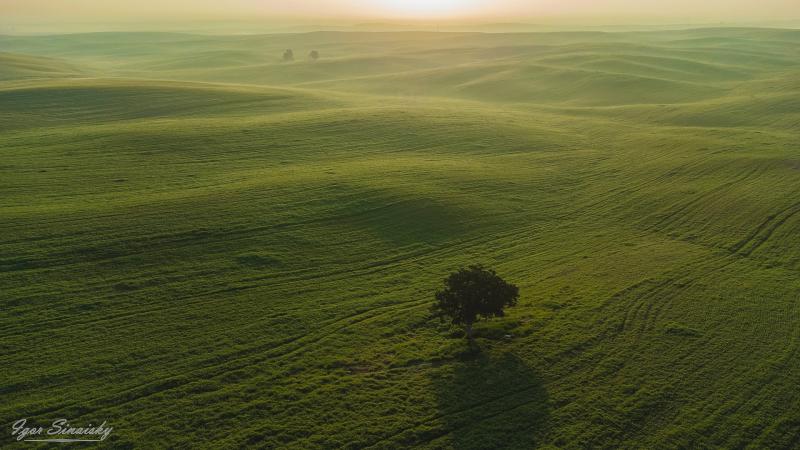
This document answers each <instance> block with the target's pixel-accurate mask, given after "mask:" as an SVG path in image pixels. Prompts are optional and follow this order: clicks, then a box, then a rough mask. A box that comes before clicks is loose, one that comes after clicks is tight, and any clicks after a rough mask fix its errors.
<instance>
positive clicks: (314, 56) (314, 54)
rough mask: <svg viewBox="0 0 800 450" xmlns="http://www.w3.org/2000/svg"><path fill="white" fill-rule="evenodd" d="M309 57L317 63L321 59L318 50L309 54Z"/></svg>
mask: <svg viewBox="0 0 800 450" xmlns="http://www.w3.org/2000/svg"><path fill="white" fill-rule="evenodd" d="M308 57H309V58H311V60H312V61H316V60H318V59H319V52H318V51H316V50H311V53H309V54H308Z"/></svg>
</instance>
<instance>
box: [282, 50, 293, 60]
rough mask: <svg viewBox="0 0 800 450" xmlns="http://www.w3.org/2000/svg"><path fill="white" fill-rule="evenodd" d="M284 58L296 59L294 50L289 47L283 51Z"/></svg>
mask: <svg viewBox="0 0 800 450" xmlns="http://www.w3.org/2000/svg"><path fill="white" fill-rule="evenodd" d="M283 60H284V61H294V52H293V51H292V49H290V48H289V49H286V51H285V52H283Z"/></svg>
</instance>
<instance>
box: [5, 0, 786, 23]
mask: <svg viewBox="0 0 800 450" xmlns="http://www.w3.org/2000/svg"><path fill="white" fill-rule="evenodd" d="M548 17H549V18H552V17H583V18H585V17H597V18H602V19H603V20H605V21H606V22H609V21H613V20H614V19H615V18H617V19H619V20H621V21H623V20H625V21H627V20H631V19H648V20H693V21H723V20H764V19H784V20H786V19H793V20H794V19H800V0H0V18H2V19H3V21H4V22H6V23H7V22H9V21H14V20H18V21H20V23H23V22H25V23H31V22H37V21H41V22H42V23H45V22H47V23H54V22H55V23H58V22H70V21H72V22H76V21H78V22H84V23H91V22H94V23H97V22H108V23H114V22H131V21H135V20H142V19H144V20H148V19H149V20H161V21H167V20H168V21H191V20H197V19H199V18H204V19H212V18H216V19H222V20H231V19H249V20H253V19H255V18H264V19H269V18H271V19H273V20H274V19H286V18H294V19H303V18H305V19H324V18H327V19H358V20H362V19H384V20H386V19H436V20H442V19H448V18H452V19H464V18H471V19H486V20H498V19H502V20H510V21H528V22H530V21H536V19H537V18H548Z"/></svg>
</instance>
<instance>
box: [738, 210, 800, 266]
mask: <svg viewBox="0 0 800 450" xmlns="http://www.w3.org/2000/svg"><path fill="white" fill-rule="evenodd" d="M798 212H800V203H795V204H793V205H791V206H789V207H787V208H784V209H783V210H781V211H780V212H778V213H777V214H774V215H771V216H769V217H767V219H766V220H765V221H763V222H762V223H761V224H760V225H759V226H758V227H757V228H756V229H755V231H753V232H752V233H750V234H749V235H748V236H747V237H745V238H744V239H743V240H741V241H739V242H738V243H737V244H735V245H734V246H733V247H731V249H730V251H731V252H732V253H739V254H741V255H743V256H750V255H751V254H752V253H753V252H754V251H756V250H758V249H759V248H760V247H761V246H762V245H764V243H766V242H767V241H768V240H769V238H771V237H772V235H773V234H774V233H775V231H776V230H777V229H778V228H780V227H781V226H782V225H783V224H784V223H786V222H787V221H788V220H789V219H791V218H792V217H794V216H795V215H796V214H797V213H798ZM745 247H746V248H745Z"/></svg>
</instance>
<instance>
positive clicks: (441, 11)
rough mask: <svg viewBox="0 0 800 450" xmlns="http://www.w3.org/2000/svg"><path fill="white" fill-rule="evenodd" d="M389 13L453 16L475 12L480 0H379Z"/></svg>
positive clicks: (407, 15) (395, 14)
mask: <svg viewBox="0 0 800 450" xmlns="http://www.w3.org/2000/svg"><path fill="white" fill-rule="evenodd" d="M376 3H378V4H379V5H380V8H381V9H382V10H383V11H384V12H385V13H388V14H392V15H394V16H404V17H417V18H426V17H453V16H462V15H467V14H470V13H474V12H475V11H476V9H477V6H478V0H379V1H378V2H376Z"/></svg>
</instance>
